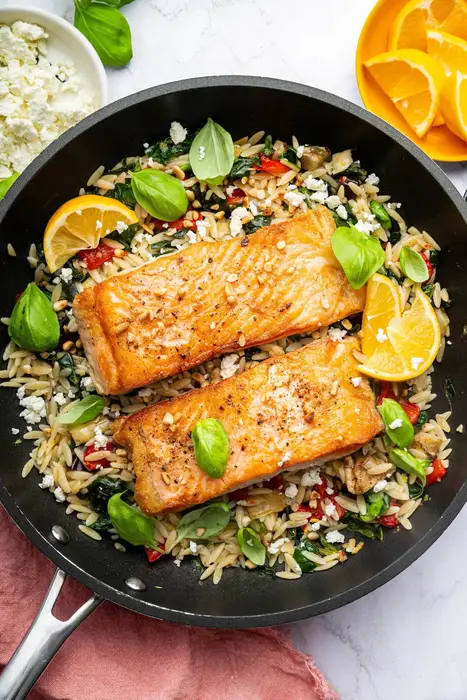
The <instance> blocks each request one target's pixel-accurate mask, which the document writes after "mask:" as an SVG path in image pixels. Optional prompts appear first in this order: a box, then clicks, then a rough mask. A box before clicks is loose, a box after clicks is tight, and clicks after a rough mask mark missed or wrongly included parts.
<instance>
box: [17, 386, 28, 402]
mask: <svg viewBox="0 0 467 700" xmlns="http://www.w3.org/2000/svg"><path fill="white" fill-rule="evenodd" d="M25 391H26V389H25V388H24V386H20V387H19V388H18V391H17V392H16V396H17V397H18V398H19V399H20V400H21V399H22V398H23V397H24V392H25Z"/></svg>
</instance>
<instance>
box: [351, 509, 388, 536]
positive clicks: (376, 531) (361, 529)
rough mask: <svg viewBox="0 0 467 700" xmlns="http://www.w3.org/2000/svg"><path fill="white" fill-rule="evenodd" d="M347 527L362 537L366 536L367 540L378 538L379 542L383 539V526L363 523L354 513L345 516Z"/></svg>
mask: <svg viewBox="0 0 467 700" xmlns="http://www.w3.org/2000/svg"><path fill="white" fill-rule="evenodd" d="M345 522H346V524H347V528H348V529H349V530H350V531H351V532H355V533H356V534H358V535H361V536H362V537H366V538H367V539H369V540H379V541H380V542H382V541H383V539H384V533H383V528H382V527H381V525H377V524H376V523H364V522H362V520H360V518H359V517H358V516H356V515H350V516H348V517H346V518H345Z"/></svg>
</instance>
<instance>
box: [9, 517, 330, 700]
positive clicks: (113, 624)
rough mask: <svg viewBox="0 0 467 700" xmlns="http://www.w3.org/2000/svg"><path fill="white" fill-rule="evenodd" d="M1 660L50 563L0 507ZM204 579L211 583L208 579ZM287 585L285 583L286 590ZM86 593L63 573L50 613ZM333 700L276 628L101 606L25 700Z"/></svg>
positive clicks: (25, 622)
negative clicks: (234, 626) (180, 619)
mask: <svg viewBox="0 0 467 700" xmlns="http://www.w3.org/2000/svg"><path fill="white" fill-rule="evenodd" d="M0 554H1V561H2V565H1V567H0V667H3V666H4V665H5V664H6V663H7V661H8V659H9V658H10V656H11V654H12V653H13V651H14V649H15V648H16V646H17V645H18V644H19V642H20V641H21V639H22V637H23V635H24V634H25V632H26V630H27V629H28V627H29V625H30V623H31V621H32V620H33V618H34V616H35V614H36V612H37V610H38V609H39V606H40V603H41V601H42V599H43V596H44V595H45V593H46V591H47V588H48V586H49V583H50V581H51V579H52V576H53V573H54V566H53V564H52V563H51V562H49V561H48V559H46V558H45V557H44V556H43V555H42V554H41V553H40V552H38V551H37V550H36V549H35V548H34V547H33V546H32V544H31V543H30V542H29V541H28V540H27V538H26V537H24V535H23V534H22V533H21V532H20V531H19V530H18V529H17V528H16V526H15V525H14V523H13V522H12V520H10V518H9V516H8V515H7V514H6V512H5V511H4V510H3V508H1V507H0ZM208 585H209V584H208ZM292 587H293V584H292V586H291V588H292ZM88 597H89V591H87V590H86V589H85V588H84V587H83V586H81V585H80V584H78V583H76V582H75V581H72V580H70V579H67V581H66V583H65V585H64V587H63V589H62V593H61V595H60V598H59V601H58V602H57V605H56V606H55V610H54V613H55V615H56V616H57V617H59V618H62V619H65V618H66V617H68V616H69V615H70V614H71V613H72V612H73V611H74V610H76V608H77V607H78V606H79V605H81V604H82V603H83V602H84V601H85V600H86V599H87V598H88ZM219 697H222V698H223V699H225V700H270V698H272V697H280V698H281V700H292V699H293V700H339V697H338V695H337V694H336V692H335V691H334V690H333V689H332V688H331V687H330V685H329V684H328V683H327V681H326V680H325V678H324V677H323V675H322V674H321V672H320V671H319V670H318V669H317V668H316V666H315V665H314V664H313V661H312V659H311V658H310V657H309V656H305V655H303V654H301V653H300V652H298V651H297V650H296V649H294V648H292V646H290V644H289V642H288V640H287V637H286V635H285V633H284V632H282V631H280V630H278V629H252V630H239V631H236V630H217V629H203V628H195V627H185V626H182V625H175V624H172V623H169V622H159V621H157V620H153V619H150V618H148V617H143V616H142V615H137V614H135V613H132V612H130V611H128V610H124V609H123V608H120V607H118V606H116V605H113V604H112V603H104V604H102V605H101V606H100V607H99V608H98V609H97V610H95V611H94V612H93V613H92V614H91V615H90V617H88V619H87V620H86V621H85V622H84V623H83V624H82V625H81V626H80V627H79V628H78V629H77V630H76V631H75V632H74V633H73V634H72V636H71V637H70V638H69V639H68V640H67V641H66V642H65V644H64V645H63V647H62V648H61V649H60V651H59V652H58V654H57V656H56V657H55V659H54V660H53V661H52V663H51V664H50V666H49V667H48V668H47V669H46V671H45V672H44V674H43V675H42V676H41V678H40V679H39V681H38V683H37V684H36V687H35V689H34V690H33V691H32V692H31V693H30V695H29V700H128V699H129V698H138V700H216V699H217V698H219Z"/></svg>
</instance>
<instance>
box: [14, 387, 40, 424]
mask: <svg viewBox="0 0 467 700" xmlns="http://www.w3.org/2000/svg"><path fill="white" fill-rule="evenodd" d="M21 388H23V387H21ZM18 391H19V390H18ZM20 405H21V406H24V411H21V413H20V414H19V415H20V416H21V418H24V420H25V421H26V423H29V424H31V425H32V424H34V423H40V422H41V418H45V417H46V415H47V410H46V406H45V401H44V399H43V398H42V396H25V397H24V398H22V399H21V400H20Z"/></svg>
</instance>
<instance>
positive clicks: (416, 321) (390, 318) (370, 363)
mask: <svg viewBox="0 0 467 700" xmlns="http://www.w3.org/2000/svg"><path fill="white" fill-rule="evenodd" d="M384 322H387V325H385V326H384V325H383V326H380V325H379V324H380V323H384ZM375 331H376V333H375ZM440 342H441V332H440V329H439V324H438V320H437V318H436V314H435V311H434V309H433V307H432V305H431V303H430V300H429V299H428V297H427V296H426V295H425V294H424V293H423V292H422V291H421V290H420V289H418V288H417V289H416V291H415V298H414V301H413V303H412V306H411V308H410V309H408V310H407V311H405V312H404V313H402V314H401V307H400V295H399V287H398V285H397V284H395V283H394V282H392V281H391V280H390V279H388V278H387V277H384V276H383V275H378V274H375V275H373V277H372V278H371V280H370V282H369V283H368V290H367V299H366V304H365V311H364V315H363V339H362V350H363V352H364V353H365V355H366V356H367V360H366V362H365V364H362V365H360V366H359V368H358V369H359V370H360V372H362V373H363V374H366V375H368V376H370V377H373V378H375V379H380V380H385V381H392V382H403V381H406V380H407V379H413V378H414V377H418V376H419V375H420V374H422V373H423V372H425V370H427V369H428V367H430V365H431V364H432V363H433V361H434V359H435V357H436V354H437V352H438V350H439V346H440Z"/></svg>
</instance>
